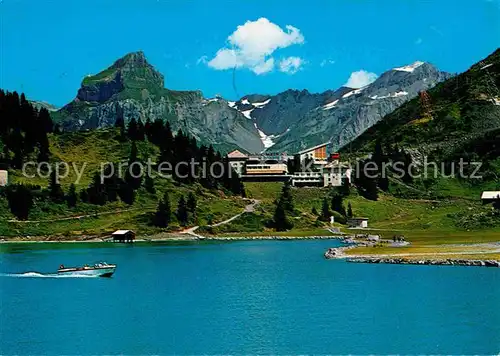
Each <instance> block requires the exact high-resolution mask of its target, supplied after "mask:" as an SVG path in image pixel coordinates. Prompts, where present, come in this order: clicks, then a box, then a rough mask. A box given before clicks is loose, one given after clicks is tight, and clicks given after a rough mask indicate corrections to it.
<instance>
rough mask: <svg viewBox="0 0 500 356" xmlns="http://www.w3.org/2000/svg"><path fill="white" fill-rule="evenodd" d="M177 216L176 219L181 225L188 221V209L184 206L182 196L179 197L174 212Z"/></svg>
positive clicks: (184, 201) (184, 202)
mask: <svg viewBox="0 0 500 356" xmlns="http://www.w3.org/2000/svg"><path fill="white" fill-rule="evenodd" d="M175 215H176V216H177V220H179V223H180V224H181V225H182V226H186V224H187V222H188V210H187V206H186V200H185V199H184V197H183V196H181V198H180V199H179V203H178V204H177V212H176V214H175Z"/></svg>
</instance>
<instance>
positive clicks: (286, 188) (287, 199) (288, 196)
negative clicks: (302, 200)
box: [281, 182, 295, 213]
mask: <svg viewBox="0 0 500 356" xmlns="http://www.w3.org/2000/svg"><path fill="white" fill-rule="evenodd" d="M281 200H283V208H284V209H285V210H286V211H287V212H289V213H293V212H294V210H295V208H294V206H293V196H292V191H291V185H290V182H286V183H285V184H284V185H283V188H281Z"/></svg>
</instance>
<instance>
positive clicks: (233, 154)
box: [227, 150, 248, 158]
mask: <svg viewBox="0 0 500 356" xmlns="http://www.w3.org/2000/svg"><path fill="white" fill-rule="evenodd" d="M227 157H228V158H248V156H247V155H246V154H244V153H241V152H240V151H238V150H234V151H232V152H229V153H228V154H227Z"/></svg>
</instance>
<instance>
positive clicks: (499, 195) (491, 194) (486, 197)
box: [481, 191, 500, 204]
mask: <svg viewBox="0 0 500 356" xmlns="http://www.w3.org/2000/svg"><path fill="white" fill-rule="evenodd" d="M497 199H500V191H486V192H483V194H481V200H482V201H483V204H489V203H493V201H495V200H497Z"/></svg>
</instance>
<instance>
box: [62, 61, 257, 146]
mask: <svg viewBox="0 0 500 356" xmlns="http://www.w3.org/2000/svg"><path fill="white" fill-rule="evenodd" d="M163 85H164V77H163V75H162V74H161V73H159V72H158V71H157V70H156V69H155V68H154V67H153V66H152V65H151V64H149V63H148V62H147V60H146V57H145V56H144V53H143V52H141V51H139V52H132V53H128V54H126V55H125V56H123V57H122V58H120V59H118V60H116V61H115V62H114V63H113V64H112V65H111V66H110V67H108V68H107V69H105V70H103V71H101V72H99V73H97V74H95V75H92V76H87V77H85V78H84V79H83V80H82V83H81V87H80V89H79V90H78V93H77V95H76V97H75V99H74V100H73V101H71V102H70V103H68V104H66V105H65V106H63V107H62V108H61V109H60V110H58V111H57V112H56V113H54V117H55V120H56V121H58V122H59V123H60V125H61V126H62V127H63V129H65V130H81V129H92V128H101V127H108V126H112V125H114V123H115V121H116V118H117V117H119V116H121V117H123V119H124V120H125V122H128V121H129V120H130V119H131V118H132V117H134V118H136V119H139V120H142V121H146V119H149V120H151V121H154V120H156V119H161V120H164V121H165V120H168V121H169V122H170V124H171V126H172V128H173V129H174V130H178V129H182V130H186V131H188V132H190V133H191V134H192V135H193V136H195V137H196V138H197V139H198V140H199V141H200V142H202V143H205V144H211V145H213V146H214V147H216V148H217V149H219V150H221V151H228V150H231V149H233V148H242V149H244V150H246V151H250V152H253V151H255V152H260V151H262V150H263V149H264V145H263V144H262V141H261V138H260V135H259V133H258V131H257V129H256V128H255V127H254V125H253V124H252V123H251V122H249V121H248V120H247V119H246V118H245V117H244V116H243V115H242V114H241V113H240V112H238V111H237V110H232V109H231V108H230V107H229V106H228V105H219V106H214V105H211V104H212V102H211V101H209V100H207V99H205V98H203V94H202V93H201V91H176V90H170V89H167V88H164V87H163Z"/></svg>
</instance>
